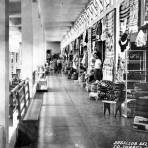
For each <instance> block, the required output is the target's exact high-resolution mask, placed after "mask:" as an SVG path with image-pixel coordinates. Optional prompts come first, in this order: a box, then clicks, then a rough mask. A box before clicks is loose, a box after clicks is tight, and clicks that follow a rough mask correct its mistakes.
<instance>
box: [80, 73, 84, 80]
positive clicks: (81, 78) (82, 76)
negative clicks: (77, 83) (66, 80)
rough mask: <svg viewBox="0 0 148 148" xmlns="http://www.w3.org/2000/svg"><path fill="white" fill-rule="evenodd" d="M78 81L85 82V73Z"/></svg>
mask: <svg viewBox="0 0 148 148" xmlns="http://www.w3.org/2000/svg"><path fill="white" fill-rule="evenodd" d="M80 80H81V82H85V73H82V74H81V75H80Z"/></svg>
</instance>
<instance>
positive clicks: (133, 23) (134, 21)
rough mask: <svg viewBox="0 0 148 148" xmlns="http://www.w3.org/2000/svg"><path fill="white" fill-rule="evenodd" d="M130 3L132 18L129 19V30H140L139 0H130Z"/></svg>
mask: <svg viewBox="0 0 148 148" xmlns="http://www.w3.org/2000/svg"><path fill="white" fill-rule="evenodd" d="M129 3H130V19H129V32H132V33H134V32H137V31H138V11H139V9H138V0H129Z"/></svg>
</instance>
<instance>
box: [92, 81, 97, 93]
mask: <svg viewBox="0 0 148 148" xmlns="http://www.w3.org/2000/svg"><path fill="white" fill-rule="evenodd" d="M97 85H98V84H97V83H92V84H91V92H97V90H98V89H97Z"/></svg>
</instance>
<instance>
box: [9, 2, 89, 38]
mask: <svg viewBox="0 0 148 148" xmlns="http://www.w3.org/2000/svg"><path fill="white" fill-rule="evenodd" d="M32 1H33V2H37V1H38V2H39V8H40V10H39V11H40V15H41V19H42V22H43V26H44V29H45V35H46V40H47V41H61V40H62V38H63V36H64V35H66V33H67V32H68V31H69V30H70V28H71V27H72V26H73V24H74V22H75V21H76V19H77V18H78V17H79V15H80V14H81V12H82V11H83V10H84V8H85V7H86V5H87V4H88V2H90V0H32ZM9 18H10V21H11V22H12V24H13V28H14V27H16V28H18V29H19V30H20V31H21V0H10V5H9Z"/></svg>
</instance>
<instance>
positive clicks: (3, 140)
mask: <svg viewBox="0 0 148 148" xmlns="http://www.w3.org/2000/svg"><path fill="white" fill-rule="evenodd" d="M8 5H9V1H8V0H1V1H0V14H1V15H0V58H1V60H0V84H1V88H0V104H1V107H0V147H1V148H6V147H8V111H9V107H8V103H9V15H8Z"/></svg>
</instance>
